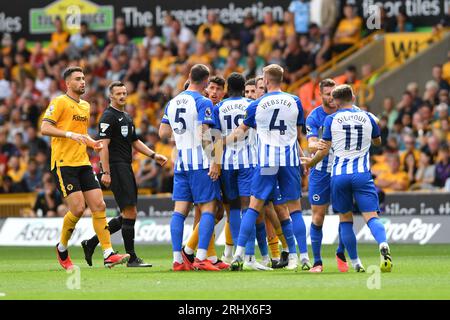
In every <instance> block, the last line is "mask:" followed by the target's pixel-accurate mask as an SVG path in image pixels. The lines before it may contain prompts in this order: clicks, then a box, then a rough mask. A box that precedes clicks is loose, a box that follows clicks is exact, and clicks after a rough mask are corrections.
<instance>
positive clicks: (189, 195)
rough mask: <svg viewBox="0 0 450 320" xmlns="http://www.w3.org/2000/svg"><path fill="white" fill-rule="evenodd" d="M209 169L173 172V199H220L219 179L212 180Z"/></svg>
mask: <svg viewBox="0 0 450 320" xmlns="http://www.w3.org/2000/svg"><path fill="white" fill-rule="evenodd" d="M208 172H209V169H200V170H192V171H181V172H175V174H174V177H173V194H172V200H173V201H188V202H193V203H195V204H197V203H207V202H210V201H212V200H214V199H217V200H221V196H220V183H219V180H216V181H212V180H211V178H210V177H209V176H208Z"/></svg>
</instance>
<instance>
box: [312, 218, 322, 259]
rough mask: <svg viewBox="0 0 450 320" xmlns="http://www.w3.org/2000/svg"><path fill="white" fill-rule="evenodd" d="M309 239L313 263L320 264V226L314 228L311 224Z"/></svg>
mask: <svg viewBox="0 0 450 320" xmlns="http://www.w3.org/2000/svg"><path fill="white" fill-rule="evenodd" d="M309 234H310V237H311V247H312V251H313V255H314V263H318V262H320V263H321V262H322V256H321V255H320V249H321V247H322V238H323V233H322V226H316V225H315V224H314V223H312V222H311V228H310V231H309Z"/></svg>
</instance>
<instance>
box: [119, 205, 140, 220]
mask: <svg viewBox="0 0 450 320" xmlns="http://www.w3.org/2000/svg"><path fill="white" fill-rule="evenodd" d="M122 215H123V217H124V218H125V219H132V220H136V217H137V209H136V207H134V206H131V207H125V208H124V209H123V211H122Z"/></svg>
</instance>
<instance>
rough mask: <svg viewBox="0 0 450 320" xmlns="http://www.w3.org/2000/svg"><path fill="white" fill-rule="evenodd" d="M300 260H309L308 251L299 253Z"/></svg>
mask: <svg viewBox="0 0 450 320" xmlns="http://www.w3.org/2000/svg"><path fill="white" fill-rule="evenodd" d="M300 260H301V261H303V260H309V256H308V252H306V253H300Z"/></svg>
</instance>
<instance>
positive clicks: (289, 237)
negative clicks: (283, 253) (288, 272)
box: [280, 219, 297, 253]
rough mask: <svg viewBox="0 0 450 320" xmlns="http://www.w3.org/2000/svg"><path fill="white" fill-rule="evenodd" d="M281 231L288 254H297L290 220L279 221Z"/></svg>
mask: <svg viewBox="0 0 450 320" xmlns="http://www.w3.org/2000/svg"><path fill="white" fill-rule="evenodd" d="M280 223H281V229H282V230H283V234H284V238H285V239H286V242H287V244H288V247H289V253H297V247H296V246H295V238H294V231H292V222H291V219H286V220H283V221H280Z"/></svg>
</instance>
